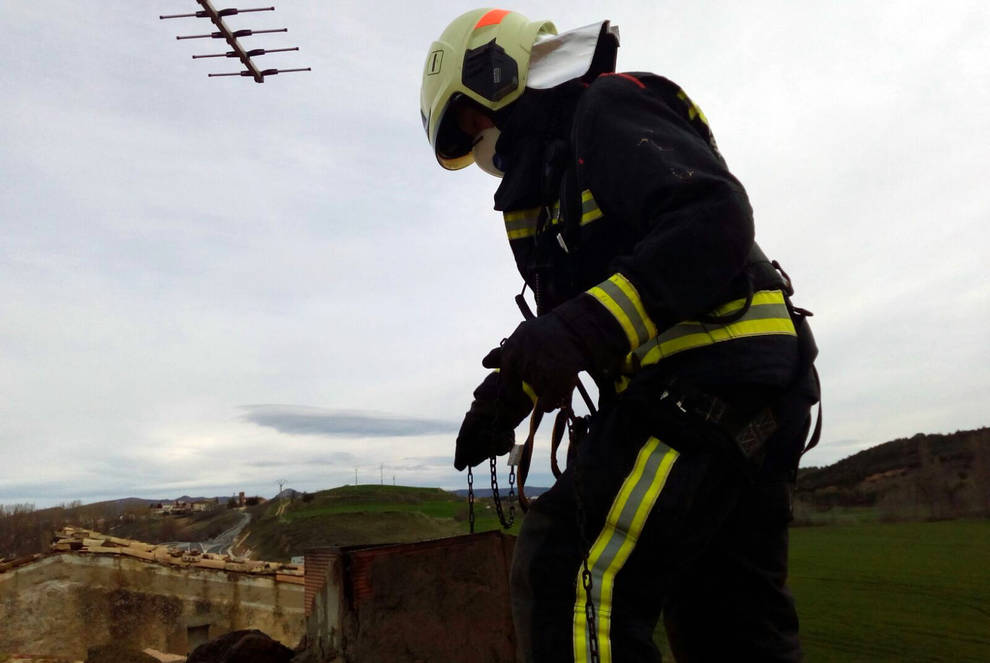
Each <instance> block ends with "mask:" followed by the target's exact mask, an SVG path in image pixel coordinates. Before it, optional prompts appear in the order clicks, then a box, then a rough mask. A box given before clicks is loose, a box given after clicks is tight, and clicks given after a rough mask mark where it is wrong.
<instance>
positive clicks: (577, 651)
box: [572, 437, 679, 663]
mask: <svg viewBox="0 0 990 663" xmlns="http://www.w3.org/2000/svg"><path fill="white" fill-rule="evenodd" d="M678 456H679V454H678V453H677V452H676V451H674V450H673V449H671V448H670V447H668V446H667V445H666V444H664V443H663V442H661V441H660V440H659V439H657V438H655V437H651V438H650V439H649V440H647V441H646V444H644V445H643V447H642V448H641V449H640V450H639V454H638V455H637V456H636V462H635V463H634V465H633V469H632V471H631V472H630V473H629V475H628V476H627V477H626V479H625V481H623V483H622V487H621V488H620V489H619V493H618V494H617V495H616V496H615V500H614V501H613V502H612V506H611V508H610V509H609V512H608V516H607V517H606V519H605V526H604V528H603V529H602V531H601V533H600V534H599V535H598V537H597V538H596V539H595V542H594V543H593V544H592V546H591V550H590V551H589V552H588V569H589V570H590V571H591V576H592V596H591V598H592V601H593V603H594V610H595V617H596V619H595V621H596V625H597V633H596V635H597V638H598V653H599V660H600V661H601V663H611V661H612V643H611V623H612V596H613V593H614V589H615V576H616V575H617V574H618V573H619V571H620V570H621V569H622V567H623V566H624V565H625V563H626V561H627V560H628V559H629V556H630V555H631V554H632V551H633V549H634V548H635V546H636V542H637V541H638V540H639V537H640V535H641V534H642V532H643V527H644V526H645V525H646V520H647V518H648V517H649V515H650V512H651V511H652V510H653V506H654V505H655V504H656V502H657V499H659V497H660V493H661V492H662V491H663V488H664V486H665V485H666V483H667V478H668V477H669V476H670V472H671V470H672V468H673V466H674V462H675V461H676V460H677V458H678ZM583 570H584V569H583V568H582V569H580V570H579V571H578V582H577V592H576V600H575V604H574V622H573V634H572V635H573V643H574V660H575V661H587V660H589V658H590V651H589V648H588V620H587V613H586V607H587V596H586V593H585V592H584V590H583V582H582V578H581V573H582V572H583Z"/></svg>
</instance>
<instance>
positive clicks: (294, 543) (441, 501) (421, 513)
mask: <svg viewBox="0 0 990 663" xmlns="http://www.w3.org/2000/svg"><path fill="white" fill-rule="evenodd" d="M249 511H250V512H251V514H252V521H251V524H250V525H248V527H247V529H246V530H245V534H246V536H245V537H244V538H243V539H242V540H240V542H239V544H238V547H237V552H238V553H240V554H247V555H249V556H250V557H252V558H254V559H265V560H271V561H286V560H288V559H289V558H291V557H293V556H295V555H302V554H303V553H304V552H305V551H306V549H307V548H313V547H318V546H329V545H339V546H350V545H367V544H376V543H408V542H412V541H423V540H426V539H435V538H441V537H446V536H456V535H458V534H466V533H467V532H468V522H467V517H468V508H467V501H466V500H465V499H464V498H462V497H460V496H459V495H455V494H453V493H450V492H447V491H444V490H440V489H439V488H414V487H407V486H373V485H367V486H343V487H341V488H334V489H332V490H324V491H320V492H318V493H311V494H306V495H303V496H300V497H297V498H296V499H293V500H288V499H285V500H271V501H269V502H266V503H264V504H259V505H258V506H256V507H252V508H250V509H249ZM476 514H477V531H484V530H489V529H495V528H496V527H498V524H497V521H496V518H495V515H494V512H493V511H492V509H491V507H490V503H489V502H488V501H487V500H479V501H478V504H477V507H476ZM516 529H518V525H517V526H516Z"/></svg>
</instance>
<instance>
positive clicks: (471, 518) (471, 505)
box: [468, 467, 474, 534]
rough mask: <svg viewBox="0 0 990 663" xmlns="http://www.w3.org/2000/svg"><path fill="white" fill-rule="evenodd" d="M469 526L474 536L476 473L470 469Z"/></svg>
mask: <svg viewBox="0 0 990 663" xmlns="http://www.w3.org/2000/svg"><path fill="white" fill-rule="evenodd" d="M468 525H469V526H470V528H471V529H470V532H471V534H474V473H473V472H472V471H471V468H470V467H468Z"/></svg>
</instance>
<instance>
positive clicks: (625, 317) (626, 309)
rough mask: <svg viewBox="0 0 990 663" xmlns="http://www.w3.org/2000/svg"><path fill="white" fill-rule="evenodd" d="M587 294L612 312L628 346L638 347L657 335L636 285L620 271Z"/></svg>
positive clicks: (655, 327)
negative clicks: (627, 341)
mask: <svg viewBox="0 0 990 663" xmlns="http://www.w3.org/2000/svg"><path fill="white" fill-rule="evenodd" d="M588 294H589V295H591V296H592V297H594V298H595V299H597V300H598V302H599V303H600V304H601V305H602V306H604V307H605V309H606V310H607V311H608V312H609V313H611V314H612V317H614V318H615V319H616V320H617V321H618V323H619V325H620V326H621V327H622V330H623V331H624V332H625V333H626V338H627V339H628V340H629V347H630V348H638V347H639V346H640V345H642V344H643V343H646V342H647V341H648V340H649V339H651V338H653V337H654V336H656V335H657V326H656V325H655V324H654V323H653V320H651V319H650V316H648V315H647V314H646V309H645V308H644V307H643V300H642V299H641V298H640V296H639V292H638V291H637V290H636V287H635V286H634V285H633V284H632V283H631V282H630V281H629V279H627V278H626V277H625V276H623V275H622V274H620V273H616V274H613V275H612V276H611V278H609V279H608V280H607V281H602V282H601V283H599V284H598V285H596V286H595V287H594V288H591V289H590V290H588Z"/></svg>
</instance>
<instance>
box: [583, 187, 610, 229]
mask: <svg viewBox="0 0 990 663" xmlns="http://www.w3.org/2000/svg"><path fill="white" fill-rule="evenodd" d="M602 216H604V214H603V213H602V211H601V209H599V207H598V203H596V202H595V197H594V196H593V195H591V190H590V189H585V190H584V191H582V192H581V225H582V226H584V225H587V224H589V223H591V222H592V221H594V220H596V219H600V218H602Z"/></svg>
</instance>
